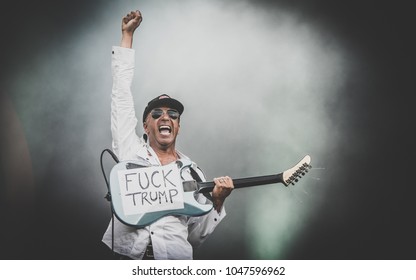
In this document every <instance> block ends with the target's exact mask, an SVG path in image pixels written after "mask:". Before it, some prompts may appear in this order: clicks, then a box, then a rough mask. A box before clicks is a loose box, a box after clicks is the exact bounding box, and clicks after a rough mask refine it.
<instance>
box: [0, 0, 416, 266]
mask: <svg viewBox="0 0 416 280" xmlns="http://www.w3.org/2000/svg"><path fill="white" fill-rule="evenodd" d="M9 2H10V3H8V5H7V6H4V5H5V3H3V8H2V9H1V25H0V30H1V37H2V43H1V56H0V65H1V70H0V71H1V81H0V85H1V88H0V93H1V94H2V96H6V95H12V94H10V93H9V87H10V82H11V81H12V80H13V78H14V77H15V76H17V75H19V72H20V71H22V69H25V70H27V68H26V67H29V66H28V65H27V64H26V63H25V62H26V61H28V60H30V58H31V57H32V56H34V55H36V54H38V53H40V52H45V51H46V52H48V50H50V51H51V52H53V50H54V49H56V48H59V47H61V46H62V44H63V43H65V37H66V36H68V35H69V34H73V33H76V32H77V31H78V30H79V29H80V28H82V24H84V23H85V22H89V21H91V19H93V18H94V16H95V15H96V14H95V13H96V9H95V7H96V6H97V5H100V1H50V2H46V1H33V2H32V1H23V2H22V1H9ZM405 3H408V2H404V1H403V2H402V1H395V2H392V1H388V2H387V1H368V0H366V1H323V0H322V1H253V5H258V6H259V7H264V8H267V9H274V8H279V7H284V8H285V9H288V10H294V11H296V12H297V13H300V14H303V15H304V19H305V21H311V22H314V24H318V25H322V26H325V27H326V28H327V29H328V30H331V32H332V33H333V34H336V36H337V37H338V39H339V40H341V41H342V42H343V44H344V46H346V47H347V48H350V49H353V50H354V53H355V54H356V55H357V57H358V58H359V59H357V62H356V63H357V65H356V68H355V70H356V72H355V74H354V75H353V76H352V77H350V78H349V79H348V81H347V83H346V85H345V87H344V90H345V91H348V92H349V93H350V94H348V95H342V96H341V97H340V98H339V99H337V100H334V101H332V102H333V104H331V106H332V107H331V108H333V109H332V113H333V117H334V118H335V119H338V120H340V124H341V128H342V130H343V131H344V134H343V135H344V137H343V139H342V143H341V145H340V146H342V147H343V148H342V149H340V150H339V151H338V155H337V158H338V161H337V164H336V167H335V168H334V172H333V173H332V174H331V177H330V178H327V183H328V184H341V185H342V187H341V188H336V189H335V188H334V190H333V191H332V192H331V191H329V193H328V197H330V198H331V199H328V200H326V201H325V202H324V203H322V204H321V206H320V210H319V211H316V214H314V215H313V217H312V219H310V220H309V221H308V225H306V228H307V230H305V231H303V233H302V234H301V236H300V237H299V238H298V240H297V242H295V243H294V246H293V247H292V248H291V250H290V251H289V253H287V256H286V258H287V259H415V258H416V253H415V251H416V242H415V239H414V236H416V235H415V234H416V231H415V229H414V224H415V219H414V214H415V207H414V202H413V200H414V194H415V191H414V186H415V184H414V183H413V181H412V179H413V178H412V175H413V172H414V171H413V167H414V162H413V158H414V156H415V151H414V143H415V142H414V136H413V135H414V121H413V114H412V111H413V110H414V106H413V103H412V101H413V100H412V99H411V97H412V95H413V94H414V92H415V77H414V54H413V53H414V50H415V49H414V44H413V42H412V39H413V38H414V26H415V25H414V24H415V20H414V15H413V13H412V11H413V10H412V9H411V7H410V6H409V4H405ZM133 4H135V3H133V2H132V5H133ZM138 5H139V4H138ZM133 8H135V7H133ZM133 8H132V9H133ZM2 100H5V99H2ZM10 100H12V102H13V95H12V96H10ZM47 105H48V104H45V106H47ZM61 113H62V114H64V115H65V108H62V111H61ZM2 116H3V115H2ZM66 117H68V118H69V117H71V116H66ZM342 120H343V121H342ZM1 124H2V130H3V133H4V134H3V133H2V137H1V138H2V142H0V144H1V145H0V146H1V148H2V149H3V154H7V152H8V148H9V146H8V145H15V144H18V142H17V141H16V142H13V141H11V140H10V139H13V135H11V133H12V132H10V131H9V130H7V128H8V125H10V123H9V120H8V119H4V118H3V119H2V123H1ZM47 125H48V128H45V130H46V129H48V130H50V131H53V130H55V129H56V130H58V129H68V130H70V128H68V127H65V128H62V127H61V126H60V123H59V122H58V123H54V122H53V121H48V124H47ZM25 129H30V128H27V127H25ZM85 133H88V132H87V131H85ZM71 139H73V138H71ZM49 141H52V142H55V143H57V142H58V143H59V142H63V143H65V141H68V139H67V138H66V137H64V136H56V137H55V138H54V137H53V136H52V137H50V139H49ZM70 141H76V140H70ZM27 142H28V147H29V154H30V156H31V158H32V161H33V164H34V165H35V174H34V181H35V182H36V183H35V185H36V186H37V188H36V191H34V192H33V194H29V195H28V196H30V197H31V196H33V197H34V199H33V200H32V199H31V198H30V197H29V198H25V196H26V195H23V194H19V193H17V194H15V196H18V197H20V198H21V200H19V201H20V202H19V203H21V205H24V210H22V208H21V207H16V205H13V203H11V202H10V200H9V196H8V193H7V192H8V191H7V190H6V189H5V188H2V189H1V192H0V195H1V198H0V202H1V216H0V217H1V219H0V223H1V225H0V228H1V230H0V231H1V232H0V240H1V242H2V243H3V244H2V245H1V250H0V258H1V259H106V258H111V255H110V252H109V250H108V249H107V248H104V245H102V244H101V243H100V242H99V240H100V239H101V236H102V233H103V230H104V229H105V227H106V226H107V223H108V218H109V216H110V213H109V211H110V210H109V209H107V208H104V207H103V208H97V207H95V206H91V208H89V201H88V200H87V199H85V200H82V198H79V197H78V196H77V199H72V197H71V192H65V191H60V190H59V189H58V188H57V187H56V186H57V185H59V184H62V181H61V180H62V178H64V182H63V184H65V186H66V187H67V188H65V187H64V188H62V189H70V188H71V185H72V184H74V182H76V175H75V174H81V176H82V174H84V175H85V174H87V173H88V171H90V170H91V169H94V170H96V169H97V167H96V166H95V167H88V166H83V165H82V164H81V163H80V164H79V165H69V166H66V165H65V162H62V160H61V158H60V156H59V155H61V154H65V153H70V152H71V151H68V150H67V149H66V148H65V147H64V146H58V147H55V148H54V149H55V150H54V153H56V157H54V158H52V159H51V160H50V161H48V163H47V166H46V167H45V166H44V168H48V169H49V170H51V173H53V172H61V173H62V171H61V170H62V167H64V168H67V167H69V168H68V169H66V171H65V175H63V176H61V177H60V178H59V179H58V178H54V177H53V176H45V173H42V172H36V170H39V167H37V166H36V164H37V162H38V161H37V159H38V158H40V157H42V151H39V150H33V149H31V147H32V146H34V145H33V144H32V143H31V139H28V140H27ZM46 147H47V143H45V148H46ZM83 149H86V147H82V146H80V147H79V149H78V151H77V152H83ZM74 152H75V151H74ZM3 159H4V157H3ZM16 162H17V164H18V163H19V159H18V158H16ZM16 162H15V163H14V164H16ZM40 162H41V163H42V164H44V163H43V162H42V161H40ZM96 162H98V160H97V161H96ZM8 164H9V163H8V162H6V161H5V160H2V165H1V166H0V167H1V172H2V173H1V176H2V177H1V178H3V182H5V180H6V179H7V174H5V173H6V172H9V169H8V168H6V166H8ZM334 164H335V163H334ZM18 166H19V165H18ZM22 166H24V163H22ZM40 169H42V168H40ZM23 170H24V169H23ZM19 172H21V170H20V171H19ZM18 176H19V177H20V178H21V180H22V182H24V180H25V177H26V176H27V175H26V174H24V172H22V174H19V175H18ZM341 178H342V179H341ZM85 179H86V180H88V178H85ZM90 183H91V184H94V183H96V182H90ZM100 183H102V182H100ZM2 186H3V183H2ZM351 186H359V190H360V191H357V192H348V189H349V188H350V187H351ZM97 195H98V196H100V195H101V193H100V192H97ZM33 197H32V198H33ZM12 201H14V200H12ZM26 202H27V204H25V203H26ZM28 209H29V211H27V210H28ZM101 211H108V213H107V214H104V215H102V216H97V213H98V212H101ZM209 256H212V257H213V258H214V257H215V258H222V257H224V255H209ZM224 258H231V259H233V258H234V259H239V258H250V256H247V255H240V254H239V253H235V254H233V253H229V254H225V257H224Z"/></svg>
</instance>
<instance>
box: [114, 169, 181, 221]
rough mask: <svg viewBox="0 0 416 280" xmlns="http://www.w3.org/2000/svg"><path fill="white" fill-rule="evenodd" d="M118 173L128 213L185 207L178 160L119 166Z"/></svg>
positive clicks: (125, 212)
mask: <svg viewBox="0 0 416 280" xmlns="http://www.w3.org/2000/svg"><path fill="white" fill-rule="evenodd" d="M117 175H118V180H119V184H120V195H121V204H122V207H123V212H124V214H125V215H135V214H142V213H150V212H157V211H163V210H174V209H183V208H184V198H183V187H182V180H181V176H180V172H179V169H178V167H177V165H176V164H169V165H165V166H153V167H146V168H135V169H127V170H119V171H118V174H117Z"/></svg>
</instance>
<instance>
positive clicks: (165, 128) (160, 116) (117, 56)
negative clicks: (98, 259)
mask: <svg viewBox="0 0 416 280" xmlns="http://www.w3.org/2000/svg"><path fill="white" fill-rule="evenodd" d="M141 21H142V15H141V13H140V11H132V12H130V13H129V14H127V16H125V17H124V18H123V19H122V39H121V44H120V46H119V47H117V46H114V47H113V52H112V73H113V88H112V101H111V132H112V137H113V143H112V146H113V151H114V153H115V154H116V155H117V156H118V158H119V160H131V159H135V160H139V161H140V162H143V165H144V166H160V165H166V164H170V163H172V162H174V161H176V160H178V159H181V158H185V159H188V158H187V157H186V156H185V155H184V154H183V153H181V152H180V151H178V150H176V148H175V143H176V137H177V135H178V132H179V129H180V116H181V114H182V113H183V111H184V106H183V105H182V103H181V102H179V101H178V100H176V99H173V98H171V97H170V96H168V95H166V94H162V95H160V96H158V97H156V98H154V99H152V100H151V101H150V102H149V103H148V104H147V107H146V108H145V110H144V112H143V117H142V118H143V129H144V133H145V134H144V135H143V137H139V136H137V135H136V132H135V131H136V125H137V123H138V121H137V118H136V113H135V109H134V104H133V96H132V93H131V83H132V79H133V74H134V55H135V51H134V50H133V49H132V46H133V34H134V31H135V30H136V28H137V27H138V26H139V25H140V23H141ZM196 173H197V177H199V178H200V179H202V180H205V178H204V175H203V173H202V172H201V171H200V170H199V169H196ZM185 176H188V177H189V178H186V179H190V180H191V179H193V178H194V176H195V174H194V175H193V176H192V174H191V172H188V173H185ZM194 179H195V178H194ZM214 182H215V187H214V189H213V191H212V194H211V197H212V203H213V206H214V207H213V210H211V211H210V212H209V213H208V214H206V215H203V216H200V217H188V216H173V215H171V216H165V217H163V218H161V219H159V220H157V221H155V222H153V223H152V224H151V225H149V226H146V227H145V228H140V229H137V228H133V227H129V226H126V225H125V224H123V223H122V222H120V221H118V220H117V219H115V220H114V235H113V232H112V231H113V229H112V223H110V224H109V226H108V228H107V230H106V232H105V233H104V236H103V242H104V243H105V244H106V245H107V246H109V247H110V248H111V247H112V243H113V242H114V251H115V252H116V253H118V254H120V255H121V256H123V257H127V258H132V259H149V258H150V259H153V258H154V259H192V258H193V248H196V247H197V246H199V245H200V244H201V243H202V242H203V241H204V240H206V238H207V237H208V236H209V235H210V234H211V233H212V232H213V231H214V229H215V228H216V226H217V225H218V223H219V222H220V221H221V220H222V219H223V218H224V217H225V210H224V207H223V204H224V200H225V199H226V197H227V196H228V195H229V194H230V193H231V191H232V190H233V188H234V185H233V181H232V179H231V178H230V177H228V176H225V177H221V178H216V179H214ZM200 196H201V197H199V198H198V200H199V201H200V202H205V203H207V199H206V198H205V197H204V196H202V195H200ZM151 251H153V252H151Z"/></svg>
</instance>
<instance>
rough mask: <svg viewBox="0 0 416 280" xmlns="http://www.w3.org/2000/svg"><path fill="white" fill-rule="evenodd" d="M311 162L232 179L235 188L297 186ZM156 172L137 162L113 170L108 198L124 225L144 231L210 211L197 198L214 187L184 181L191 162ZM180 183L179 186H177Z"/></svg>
mask: <svg viewBox="0 0 416 280" xmlns="http://www.w3.org/2000/svg"><path fill="white" fill-rule="evenodd" d="M310 162H311V157H310V156H309V155H306V156H305V157H304V158H303V159H301V160H300V161H299V162H298V163H297V164H295V165H294V166H293V167H291V168H289V169H287V170H286V171H283V172H281V173H278V174H274V175H266V176H257V177H248V178H240V179H233V183H234V188H235V189H238V188H245V187H252V186H259V185H266V184H274V183H282V184H283V185H285V186H286V187H287V186H289V185H294V184H295V183H296V182H298V180H299V179H300V178H301V177H302V176H304V175H305V174H306V172H308V170H309V169H310V168H311V165H310ZM152 168H153V169H152ZM155 168H157V167H146V166H143V165H141V164H140V163H139V162H138V161H135V160H127V161H121V162H119V163H117V164H116V165H115V166H114V167H113V168H112V170H111V173H110V184H109V198H110V200H111V206H112V210H113V213H114V214H115V215H116V217H117V218H118V219H119V220H120V221H121V222H122V223H124V224H126V225H128V226H132V227H135V228H143V227H145V226H147V225H150V224H151V223H153V222H155V221H157V220H158V219H160V218H162V217H164V216H168V215H187V216H201V215H204V214H207V213H208V212H209V211H211V209H212V208H213V205H212V203H209V204H201V203H199V202H198V201H197V196H198V194H204V193H209V192H211V191H212V190H213V189H214V186H215V183H214V182H212V181H211V182H198V181H196V180H184V174H183V172H184V171H185V170H188V172H189V170H191V169H193V168H195V164H194V163H193V162H192V161H190V160H182V159H181V160H178V161H176V162H174V163H172V164H170V165H167V166H163V167H159V168H164V169H155ZM175 172H176V173H177V174H176V173H175ZM175 174H176V175H175ZM176 177H179V179H178V178H176ZM188 177H189V176H188ZM178 180H179V183H177V182H178ZM179 185H180V186H179ZM175 199H176V200H178V204H177V205H176V207H173V208H170V209H168V208H166V207H169V206H166V205H165V206H163V207H164V208H163V207H161V206H158V207H159V208H155V209H156V210H154V209H153V210H149V211H146V210H140V211H136V208H137V207H138V206H141V207H145V206H146V207H147V206H148V207H150V206H151V204H158V205H159V204H160V205H161V204H162V203H164V204H171V203H172V205H173V204H175V203H176V202H175ZM178 205H179V206H178ZM152 206H153V205H152ZM144 209H147V208H144Z"/></svg>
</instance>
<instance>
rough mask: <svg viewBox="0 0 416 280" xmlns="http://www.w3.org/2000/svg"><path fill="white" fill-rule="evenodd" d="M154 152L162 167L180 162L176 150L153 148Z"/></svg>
mask: <svg viewBox="0 0 416 280" xmlns="http://www.w3.org/2000/svg"><path fill="white" fill-rule="evenodd" d="M153 150H154V151H155V153H156V155H157V157H158V159H159V161H160V163H161V164H162V165H166V164H169V163H172V162H174V161H177V160H178V154H177V153H176V150H175V149H174V148H171V149H166V150H165V149H155V148H153Z"/></svg>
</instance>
